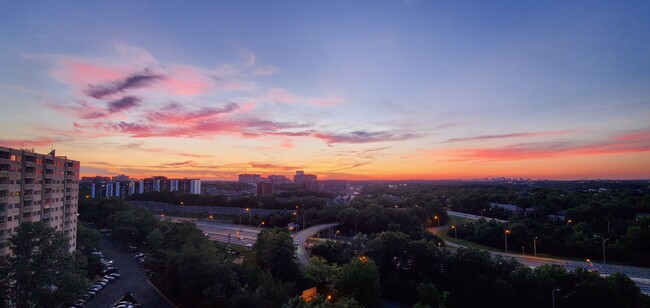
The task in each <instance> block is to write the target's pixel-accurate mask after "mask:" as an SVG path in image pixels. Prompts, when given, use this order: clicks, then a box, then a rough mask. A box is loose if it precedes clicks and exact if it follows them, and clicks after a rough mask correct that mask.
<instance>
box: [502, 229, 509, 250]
mask: <svg viewBox="0 0 650 308" xmlns="http://www.w3.org/2000/svg"><path fill="white" fill-rule="evenodd" d="M508 234H510V230H508V229H506V231H505V232H503V236H504V237H505V240H506V253H508Z"/></svg>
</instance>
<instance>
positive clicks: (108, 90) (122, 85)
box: [84, 70, 165, 99]
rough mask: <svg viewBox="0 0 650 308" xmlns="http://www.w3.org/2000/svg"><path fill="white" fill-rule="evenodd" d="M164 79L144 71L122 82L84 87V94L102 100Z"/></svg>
mask: <svg viewBox="0 0 650 308" xmlns="http://www.w3.org/2000/svg"><path fill="white" fill-rule="evenodd" d="M164 78H165V76H163V75H157V74H152V73H150V72H149V71H148V70H145V71H144V72H143V73H136V74H132V75H131V76H129V77H127V78H125V79H124V80H118V81H114V82H112V83H108V84H99V85H89V86H88V87H86V89H85V91H84V93H86V95H88V96H90V97H93V98H96V99H103V98H105V97H107V96H111V95H113V94H116V93H121V92H124V91H126V90H129V89H137V88H142V87H145V86H148V85H150V84H152V83H154V82H156V81H159V80H161V79H164Z"/></svg>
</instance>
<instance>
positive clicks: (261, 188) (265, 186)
mask: <svg viewBox="0 0 650 308" xmlns="http://www.w3.org/2000/svg"><path fill="white" fill-rule="evenodd" d="M272 194H273V182H270V181H264V182H259V183H257V195H258V196H266V195H272Z"/></svg>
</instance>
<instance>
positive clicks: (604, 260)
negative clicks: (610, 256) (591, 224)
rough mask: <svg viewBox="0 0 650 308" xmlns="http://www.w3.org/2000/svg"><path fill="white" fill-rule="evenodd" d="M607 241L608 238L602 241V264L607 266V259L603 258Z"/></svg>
mask: <svg viewBox="0 0 650 308" xmlns="http://www.w3.org/2000/svg"><path fill="white" fill-rule="evenodd" d="M607 241H609V239H608V238H606V239H604V240H603V264H607V259H606V258H605V242H607Z"/></svg>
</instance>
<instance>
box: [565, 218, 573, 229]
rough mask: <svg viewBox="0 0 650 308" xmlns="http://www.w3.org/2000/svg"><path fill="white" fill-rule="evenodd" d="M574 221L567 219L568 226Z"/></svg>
mask: <svg viewBox="0 0 650 308" xmlns="http://www.w3.org/2000/svg"><path fill="white" fill-rule="evenodd" d="M572 222H573V220H571V219H569V220H567V221H566V225H567V227H568V226H569V225H570V224H571V223H572Z"/></svg>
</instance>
